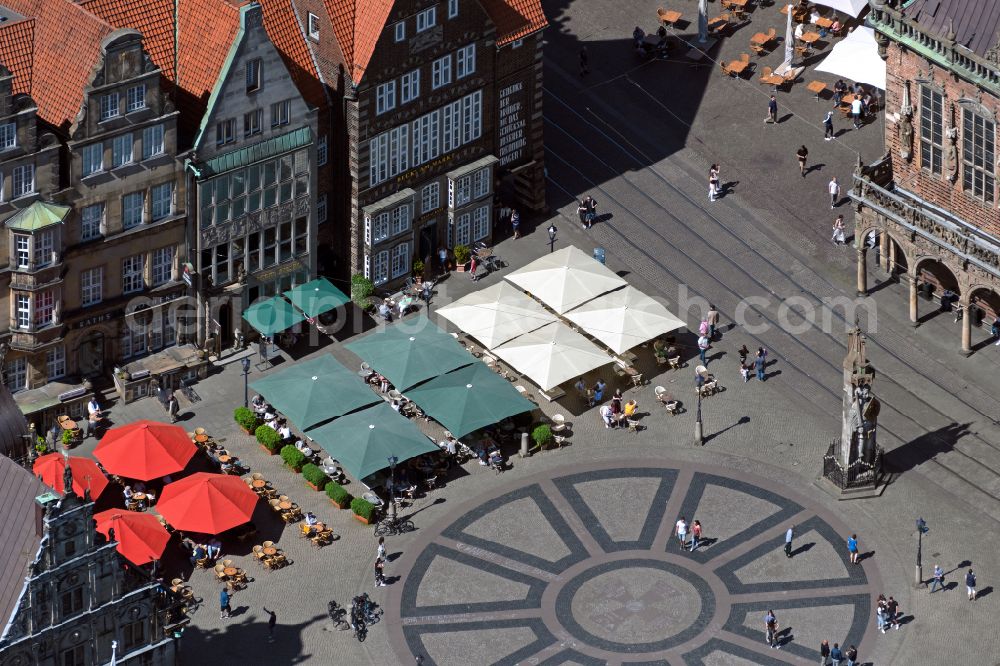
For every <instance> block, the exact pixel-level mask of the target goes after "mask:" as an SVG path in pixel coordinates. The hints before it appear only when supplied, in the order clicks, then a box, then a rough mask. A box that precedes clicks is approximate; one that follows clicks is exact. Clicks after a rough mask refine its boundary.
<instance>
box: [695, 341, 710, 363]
mask: <svg viewBox="0 0 1000 666" xmlns="http://www.w3.org/2000/svg"><path fill="white" fill-rule="evenodd" d="M711 348H712V345H711V343H710V342H709V341H708V336H706V335H702V336H701V337H700V338H698V358H699V359H701V364H702V365H708V360H707V359H706V358H705V354H707V353H708V350H709V349H711Z"/></svg>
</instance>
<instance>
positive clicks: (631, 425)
mask: <svg viewBox="0 0 1000 666" xmlns="http://www.w3.org/2000/svg"><path fill="white" fill-rule="evenodd" d="M625 422H626V423H628V431H629V432H639V422H638V421H636V420H635V419H629V418H626V419H625Z"/></svg>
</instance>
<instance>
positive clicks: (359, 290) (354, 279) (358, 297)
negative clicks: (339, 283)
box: [351, 273, 375, 310]
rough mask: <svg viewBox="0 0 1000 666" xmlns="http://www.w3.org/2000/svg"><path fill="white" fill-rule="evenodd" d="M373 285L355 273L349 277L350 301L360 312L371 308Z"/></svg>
mask: <svg viewBox="0 0 1000 666" xmlns="http://www.w3.org/2000/svg"><path fill="white" fill-rule="evenodd" d="M374 293H375V284H374V283H373V282H372V281H371V280H369V279H368V278H366V277H365V276H364V275H361V274H360V273H357V274H355V275H352V276H351V301H352V302H353V303H354V304H355V305H357V306H358V307H359V308H361V309H362V310H370V309H371V308H372V294H374Z"/></svg>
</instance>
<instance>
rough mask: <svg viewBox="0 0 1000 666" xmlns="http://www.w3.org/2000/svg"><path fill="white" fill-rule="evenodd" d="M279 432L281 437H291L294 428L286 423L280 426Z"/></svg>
mask: <svg viewBox="0 0 1000 666" xmlns="http://www.w3.org/2000/svg"><path fill="white" fill-rule="evenodd" d="M278 434H279V435H281V439H291V438H292V429H291V428H289V427H288V424H287V423H286V424H285V425H283V426H281V427H280V428H278Z"/></svg>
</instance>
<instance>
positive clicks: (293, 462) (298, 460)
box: [281, 444, 306, 472]
mask: <svg viewBox="0 0 1000 666" xmlns="http://www.w3.org/2000/svg"><path fill="white" fill-rule="evenodd" d="M281 459H282V460H284V461H285V464H286V465H288V466H289V467H291V468H292V469H293V470H295V471H296V472H301V471H302V465H304V464H305V462H306V454H304V453H302V452H301V451H299V450H298V449H297V448H295V446H293V445H292V444H287V445H285V446H284V447H283V448H282V449H281Z"/></svg>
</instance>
